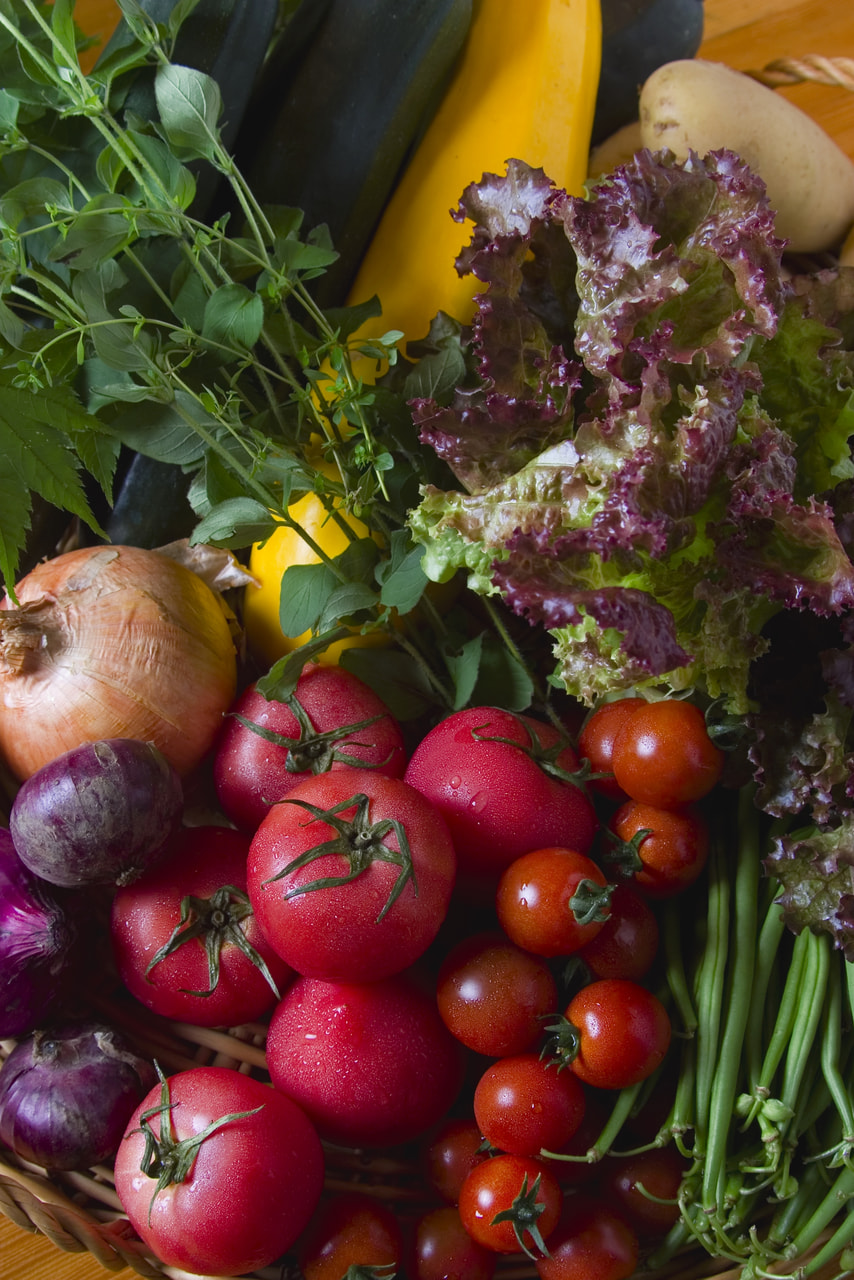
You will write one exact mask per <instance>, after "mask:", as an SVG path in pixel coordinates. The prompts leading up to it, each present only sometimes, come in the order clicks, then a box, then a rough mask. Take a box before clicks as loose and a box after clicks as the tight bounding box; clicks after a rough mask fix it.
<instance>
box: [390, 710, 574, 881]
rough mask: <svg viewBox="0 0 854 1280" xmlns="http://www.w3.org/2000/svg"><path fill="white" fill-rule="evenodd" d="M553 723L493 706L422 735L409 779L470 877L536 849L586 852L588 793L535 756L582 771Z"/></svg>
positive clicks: (495, 871)
mask: <svg viewBox="0 0 854 1280" xmlns="http://www.w3.org/2000/svg"><path fill="white" fill-rule="evenodd" d="M560 743H561V737H560V734H559V733H558V731H557V729H555V728H554V727H553V726H552V725H548V724H541V723H540V722H539V721H536V720H534V719H532V718H531V717H529V716H517V715H514V714H512V713H511V712H509V711H502V710H499V709H498V708H496V707H470V708H467V709H466V710H464V711H457V712H454V713H453V714H452V715H450V716H448V717H446V719H444V720H443V721H441V722H440V723H439V724H438V725H436V727H435V728H434V729H431V730H430V732H429V733H427V734H426V735H425V737H424V738H422V740H421V742H419V744H418V745H417V746H416V748H415V750H414V751H413V752H412V755H411V757H410V760H409V764H408V765H407V768H406V773H405V774H404V777H405V778H406V781H407V782H409V783H411V785H412V786H414V787H417V788H418V790H419V791H421V792H423V794H424V795H425V796H427V797H428V798H429V799H430V800H431V801H432V802H433V803H434V804H435V805H436V806H437V808H438V809H439V810H440V811H441V813H442V814H443V815H444V817H445V819H446V820H447V823H448V826H449V827H450V829H451V836H452V838H453V841H454V845H455V847H456V850H457V855H458V858H459V860H460V868H461V870H462V871H464V872H465V873H466V874H472V875H475V876H477V875H484V874H485V875H488V876H492V877H496V876H498V875H500V873H501V872H502V871H503V870H504V868H505V867H507V866H509V864H510V863H511V862H512V861H513V860H514V858H518V857H519V856H520V855H521V854H523V853H526V852H527V851H528V850H529V849H531V848H539V847H542V846H544V845H548V844H564V845H569V846H571V847H573V848H576V849H579V850H580V851H581V852H586V851H587V850H588V849H589V848H590V845H591V844H592V842H593V836H594V833H595V831H596V816H595V813H594V810H593V806H592V804H591V802H590V800H589V798H588V796H587V795H586V793H585V791H584V790H583V789H582V788H581V787H578V786H576V785H574V784H573V783H572V782H569V781H565V780H563V779H562V778H559V777H555V776H553V775H552V774H550V773H549V772H547V771H546V769H545V768H544V767H543V765H542V764H541V763H538V761H537V759H535V758H534V756H536V754H537V753H538V752H540V753H542V752H546V753H548V752H555V753H556V759H555V761H554V763H555V764H556V765H557V766H559V768H560V769H562V770H563V771H564V772H565V773H566V774H573V773H575V772H576V771H577V769H578V758H577V756H576V755H575V753H574V751H573V750H572V748H571V747H569V746H566V747H563V748H562V749H561V747H560Z"/></svg>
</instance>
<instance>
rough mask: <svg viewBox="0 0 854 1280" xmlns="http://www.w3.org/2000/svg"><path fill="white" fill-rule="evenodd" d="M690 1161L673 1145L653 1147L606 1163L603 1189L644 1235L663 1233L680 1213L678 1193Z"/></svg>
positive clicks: (645, 1237) (676, 1219)
mask: <svg viewBox="0 0 854 1280" xmlns="http://www.w3.org/2000/svg"><path fill="white" fill-rule="evenodd" d="M687 1170H688V1161H687V1160H686V1159H685V1157H684V1156H683V1155H681V1154H680V1152H679V1151H678V1150H677V1149H676V1147H674V1146H668V1147H653V1148H651V1149H650V1150H649V1151H641V1152H638V1153H637V1155H632V1156H619V1157H614V1158H613V1159H611V1160H609V1161H608V1163H607V1168H606V1169H605V1175H604V1178H603V1179H602V1184H601V1185H602V1191H603V1193H604V1194H606V1195H607V1196H608V1197H609V1199H611V1200H613V1202H614V1203H615V1205H616V1206H617V1207H618V1208H619V1210H620V1212H621V1213H622V1215H623V1217H625V1219H626V1220H627V1222H628V1223H629V1225H630V1226H631V1227H632V1229H633V1230H634V1231H635V1232H636V1233H637V1234H638V1235H639V1236H640V1237H641V1238H643V1239H649V1238H655V1237H656V1236H664V1235H666V1234H667V1232H668V1231H669V1230H670V1228H671V1227H672V1226H674V1225H675V1224H676V1223H677V1222H678V1221H679V1217H680V1211H679V1203H678V1196H679V1190H680V1188H681V1186H682V1179H683V1178H684V1176H685V1174H686V1172H687Z"/></svg>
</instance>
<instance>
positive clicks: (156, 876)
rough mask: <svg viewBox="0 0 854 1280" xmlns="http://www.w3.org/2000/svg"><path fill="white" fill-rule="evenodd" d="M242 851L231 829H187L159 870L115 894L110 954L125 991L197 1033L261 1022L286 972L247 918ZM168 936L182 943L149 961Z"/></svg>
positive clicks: (245, 846) (243, 842)
mask: <svg viewBox="0 0 854 1280" xmlns="http://www.w3.org/2000/svg"><path fill="white" fill-rule="evenodd" d="M248 851H249V838H248V836H246V835H243V834H242V833H241V832H239V831H233V830H231V828H229V827H186V828H184V829H183V830H181V831H179V832H177V834H176V835H175V836H174V837H173V838H172V841H171V843H170V846H169V850H168V852H167V855H166V857H165V858H164V860H163V861H162V862H159V863H158V864H157V866H156V867H155V868H153V870H151V871H150V872H148V873H147V874H146V875H144V876H142V877H141V878H140V879H139V880H136V881H134V882H133V884H130V885H126V886H125V887H124V888H122V889H119V890H118V891H117V893H116V895H115V897H114V898H113V904H112V911H111V920H110V932H111V937H112V944H113V953H114V955H115V958H116V965H117V967H118V970H119V975H120V976H121V979H122V981H123V982H124V984H125V986H126V987H127V988H128V990H129V991H130V992H131V994H132V995H134V996H135V997H136V999H137V1000H139V1001H140V1003H141V1004H144V1005H145V1006H146V1008H148V1009H152V1010H153V1011H154V1012H155V1013H159V1014H160V1015H161V1016H162V1017H164V1018H176V1019H179V1020H180V1021H183V1022H190V1023H192V1024H193V1025H194V1026H202V1027H220V1026H237V1025H238V1024H240V1023H242V1022H254V1021H255V1020H256V1019H257V1018H260V1017H261V1016H262V1014H264V1013H266V1012H267V1011H268V1010H269V1009H272V1007H273V1005H274V1004H275V1003H276V1000H277V999H278V997H279V995H280V994H281V992H282V991H284V989H285V987H286V986H287V984H288V982H289V981H290V979H291V977H292V976H293V974H292V970H291V969H290V968H289V966H288V965H287V964H285V962H284V961H283V960H282V959H281V958H280V957H279V956H278V955H277V954H276V952H275V951H274V950H273V948H272V947H271V946H270V944H269V942H268V941H267V940H266V938H265V937H264V935H263V934H262V932H261V929H260V926H259V924H258V922H257V920H256V919H255V916H254V914H253V912H252V909H251V906H250V903H249V898H248V896H247V893H246V855H247V853H248ZM182 904H183V906H182ZM182 911H183V919H182ZM176 931H177V932H176ZM173 937H174V938H175V942H176V943H177V942H178V941H179V939H181V938H183V939H184V940H183V941H180V945H177V946H176V947H175V949H174V950H172V951H171V952H170V954H167V955H164V956H163V958H162V959H159V960H158V959H156V957H157V956H158V954H159V953H161V951H162V949H163V948H165V947H166V946H167V945H169V944H170V940H171V939H172V938H173ZM247 950H248V952H249V954H247ZM252 952H254V953H255V955H256V956H257V957H258V959H259V960H260V962H261V963H260V965H259V964H258V963H256V962H255V961H254V960H253V959H252V954H251V953H252ZM210 957H212V959H211V958H210ZM212 963H213V966H214V969H213V974H211V971H210V966H211V964H212ZM265 966H266V969H267V972H268V973H269V975H270V979H271V980H272V982H273V983H274V984H275V986H271V985H270V981H269V980H268V978H267V977H266V976H265V974H264V967H265ZM205 993H208V994H205Z"/></svg>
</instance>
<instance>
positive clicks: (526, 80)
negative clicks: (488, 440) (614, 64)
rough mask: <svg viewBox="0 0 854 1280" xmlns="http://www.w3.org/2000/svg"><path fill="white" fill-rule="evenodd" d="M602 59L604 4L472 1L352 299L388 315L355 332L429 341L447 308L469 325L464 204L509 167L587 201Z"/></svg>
mask: <svg viewBox="0 0 854 1280" xmlns="http://www.w3.org/2000/svg"><path fill="white" fill-rule="evenodd" d="M600 58H601V14H600V5H599V0H526V2H523V0H475V4H474V11H473V15H472V24H471V27H470V29H469V34H468V37H467V39H466V42H465V44H464V46H463V50H462V53H461V55H460V58H459V60H458V63H457V66H456V69H455V71H454V73H453V76H452V79H451V81H450V83H449V86H448V88H447V89H446V91H445V94H444V96H443V98H442V101H441V103H440V105H439V108H438V110H437V112H436V114H435V116H434V117H433V120H432V122H431V123H430V125H429V126H428V128H427V129H426V131H425V133H424V135H423V137H422V138H421V141H420V142H419V144H418V146H417V148H416V150H415V152H414V153H413V155H412V157H411V159H410V160H409V163H408V164H407V166H406V168H405V170H404V172H403V174H402V176H401V178H400V181H399V183H398V184H397V186H396V188H395V191H394V193H393V195H392V197H391V199H390V201H389V203H388V204H387V206H386V208H385V211H384V213H383V215H382V218H381V220H380V222H379V225H378V227H377V230H376V232H375V234H374V236H373V238H372V240H371V243H370V245H369V247H368V250H367V253H366V255H365V257H364V259H363V261H362V264H361V267H360V270H359V272H358V274H357V275H356V278H355V281H354V283H353V286H352V288H351V291H350V297H349V301H350V302H352V303H356V302H365V301H367V300H368V299H369V298H371V297H373V296H374V295H375V294H376V295H378V297H379V299H380V303H381V304H382V309H383V314H382V317H381V318H380V319H378V320H374V321H372V322H371V325H370V327H367V326H366V327H365V328H364V329H362V330H361V331H360V334H359V336H368V334H370V335H372V336H376V335H378V334H381V333H384V332H386V331H388V330H389V329H399V330H401V331H402V332H403V333H404V335H405V337H406V339H408V340H413V339H414V340H417V339H420V338H423V337H425V336H426V334H427V332H428V330H429V327H430V321H431V320H432V319H433V317H434V316H435V315H436V313H437V312H438V311H440V310H441V311H445V312H447V313H448V314H449V315H451V316H453V317H454V318H455V319H457V320H460V321H462V322H463V323H465V322H467V321H468V320H469V319H471V316H472V314H473V311H474V304H473V298H474V293H475V285H476V282H475V281H474V280H473V279H472V278H471V277H470V276H467V277H465V278H464V279H460V277H459V276H458V275H457V272H456V269H455V267H454V261H455V259H456V257H457V255H458V253H459V252H460V250H461V249H462V248H463V247H464V245H465V244H466V243H467V242H468V238H469V237H468V233H467V231H466V228H465V226H464V225H461V224H460V223H458V222H456V221H454V219H453V218H452V217H451V210H453V209H456V207H457V205H458V203H459V200H460V196H461V195H462V193H463V191H464V189H465V188H466V187H467V186H468V185H469V183H471V182H476V181H479V180H480V178H481V176H482V175H483V174H484V173H504V171H505V167H506V162H507V161H508V160H509V159H519V160H524V161H525V162H526V163H527V164H530V165H532V166H535V167H541V168H542V169H544V170H545V172H546V174H547V175H548V176H549V178H551V179H552V181H553V182H554V183H555V184H556V185H557V186H559V187H564V188H566V189H567V190H568V191H570V192H573V193H575V194H580V192H581V190H582V187H583V183H584V179H585V177H586V174H587V157H588V152H589V149H590V136H591V130H592V126H593V115H594V110H595V105H596V91H597V87H598V80H599V67H600Z"/></svg>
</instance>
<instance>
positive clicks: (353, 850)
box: [264, 792, 418, 924]
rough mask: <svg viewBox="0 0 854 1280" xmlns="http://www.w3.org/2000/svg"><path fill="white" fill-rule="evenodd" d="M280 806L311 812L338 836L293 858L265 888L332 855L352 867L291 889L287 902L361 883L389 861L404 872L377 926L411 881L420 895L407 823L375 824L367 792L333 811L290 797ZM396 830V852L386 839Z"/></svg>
mask: <svg viewBox="0 0 854 1280" xmlns="http://www.w3.org/2000/svg"><path fill="white" fill-rule="evenodd" d="M280 803H281V804H296V805H299V806H300V808H302V809H305V810H307V812H308V813H310V814H311V815H312V818H313V819H315V820H317V821H318V822H325V823H326V824H327V826H330V827H333V828H334V829H335V831H337V833H338V834H337V835H336V836H333V838H332V839H331V840H324V842H323V843H322V844H318V845H315V846H314V847H313V848H311V849H306V851H305V852H304V853H301V854H300V855H299V856H298V857H296V858H292V859H291V861H290V862H289V863H288V864H287V865H286V866H284V867H282V870H281V871H279V872H277V874H276V875H274V876H271V877H270V879H269V880H265V881H264V885H265V886H266V885H268V884H274V883H275V881H277V880H281V879H282V877H283V876H287V875H291V874H292V873H293V872H294V871H298V870H299V869H300V868H301V867H306V866H308V865H309V864H310V863H312V862H314V861H315V859H317V858H324V857H326V856H327V855H328V854H334V853H337V854H340V855H341V856H342V857H344V858H346V860H347V862H348V864H349V869H348V871H347V872H346V873H345V874H344V875H340V876H320V877H318V879H317V880H312V881H310V882H309V883H308V884H301V885H297V886H295V887H294V888H293V889H288V890H287V892H286V893H285V900H286V901H288V900H290V899H291V898H296V897H297V896H298V895H300V894H303V893H313V892H314V891H315V890H317V889H332V888H337V887H338V886H339V885H345V884H350V883H352V881H354V880H357V879H358V877H359V876H360V875H361V874H362V873H363V872H364V871H367V869H368V867H369V866H370V865H371V863H373V862H389V863H392V864H393V865H395V866H398V867H400V872H399V874H398V876H397V878H396V879H395V882H394V884H393V885H392V889H391V893H390V894H389V896H388V898H387V899H386V901H385V904H384V906H383V908H382V910H381V911H380V913H379V915H378V916H377V924H379V923H380V921H381V920H382V919H383V917H384V916H385V915H386V913H387V912H388V911H389V910H390V909H391V907H393V906H394V904H395V902H396V901H397V899H398V898H399V897H400V895H401V893H402V892H403V890H404V888H405V887H406V884H407V882H408V881H410V880H411V881H412V887H413V889H414V891H415V893H416V894H417V893H418V884H417V882H416V879H415V868H414V866H413V862H412V850H411V848H410V845H409V838H408V836H407V834H406V830H405V828H404V826H403V823H402V822H400V821H399V819H397V818H381V819H380V821H379V822H371V819H370V813H369V809H370V799H369V797H368V796H366V795H365V794H364V792H359V793H358V794H357V795H354V796H350V798H349V799H347V800H341V801H340V802H339V803H338V804H336V805H333V806H332V808H330V809H321V808H320V807H319V806H318V805H315V804H311V803H310V802H309V801H308V800H299V799H296V798H293V799H292V798H291V797H290V796H286V797H285V799H284V800H282V801H280ZM354 805H355V808H356V812H355V813H354V815H353V817H352V818H342V817H341V816H340V815H341V813H342V812H344V811H345V810H347V809H352V808H353V806H354ZM392 831H393V832H394V834H395V836H396V837H397V842H398V845H399V848H398V849H392V848H391V847H390V846H389V845H387V844H386V843H385V837H386V836H387V835H388V834H389V832H392Z"/></svg>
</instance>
